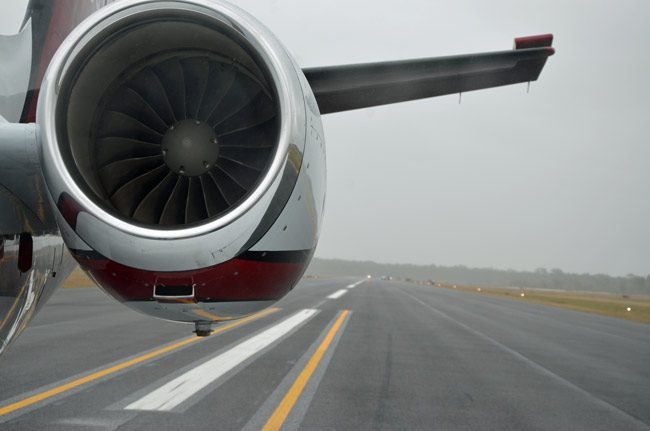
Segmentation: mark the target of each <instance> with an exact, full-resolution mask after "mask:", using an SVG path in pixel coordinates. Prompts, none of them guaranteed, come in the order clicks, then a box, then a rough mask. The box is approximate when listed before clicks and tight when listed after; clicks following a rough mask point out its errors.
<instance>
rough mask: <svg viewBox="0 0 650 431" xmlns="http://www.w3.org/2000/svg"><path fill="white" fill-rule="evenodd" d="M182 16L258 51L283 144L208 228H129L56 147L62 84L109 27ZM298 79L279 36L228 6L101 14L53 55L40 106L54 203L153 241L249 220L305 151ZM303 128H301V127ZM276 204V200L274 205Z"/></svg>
mask: <svg viewBox="0 0 650 431" xmlns="http://www.w3.org/2000/svg"><path fill="white" fill-rule="evenodd" d="M152 10H156V11H160V10H172V11H173V10H179V11H186V12H193V13H197V14H202V15H204V16H206V17H208V18H211V19H215V20H218V21H219V22H220V23H221V24H223V25H225V26H229V27H230V28H231V29H233V30H235V31H237V32H238V33H239V34H241V35H242V36H243V38H244V39H246V40H247V42H248V43H249V44H250V45H251V46H252V47H253V48H254V49H255V50H256V51H257V53H258V55H259V58H260V59H261V60H262V61H263V62H264V63H265V67H266V68H267V70H268V71H269V74H270V78H271V85H273V86H274V87H275V90H276V94H277V97H278V100H277V104H278V107H279V113H280V127H279V136H278V143H277V148H276V151H275V154H274V156H273V159H272V162H271V164H270V165H269V167H268V168H267V170H266V172H265V173H264V175H263V177H262V179H261V181H260V182H259V183H258V185H257V187H256V188H255V189H254V190H253V191H252V192H251V193H250V195H249V196H248V197H247V198H246V199H244V200H243V201H242V202H241V203H240V204H239V205H237V206H236V207H234V208H232V209H231V210H230V211H229V212H227V213H225V214H224V215H223V216H220V217H218V218H216V219H213V220H208V221H206V222H205V223H203V224H199V225H195V226H188V227H183V228H178V229H176V228H172V229H160V228H158V229H154V228H148V227H144V226H140V225H137V224H133V223H129V222H128V221H125V220H123V219H121V218H118V217H116V216H115V215H113V214H111V213H110V212H108V211H107V210H106V209H104V208H102V207H100V206H99V205H97V204H96V203H95V202H94V201H93V200H92V199H91V198H90V197H88V196H87V195H86V194H85V193H84V192H83V191H82V190H81V188H80V187H79V185H77V183H76V181H75V180H74V179H73V178H72V176H71V174H70V172H68V169H67V167H66V165H65V162H64V159H63V155H62V154H61V152H60V149H59V146H58V142H57V131H56V106H57V101H58V98H59V96H60V89H61V81H62V79H63V78H64V76H65V73H66V71H67V69H68V67H69V66H70V64H71V62H72V59H74V56H75V54H77V53H79V52H80V51H82V50H83V48H84V47H85V46H86V45H87V44H88V43H91V42H92V41H94V38H95V37H96V36H97V35H98V34H99V33H101V31H102V30H103V29H105V28H106V27H107V26H110V25H114V24H115V23H118V22H119V21H120V20H124V19H127V18H132V17H133V16H134V15H136V14H145V15H146V13H147V12H148V11H152ZM298 79H299V78H298V76H297V73H296V70H295V67H293V65H292V63H291V61H290V58H289V56H288V53H287V52H286V51H285V50H284V47H283V46H282V45H281V44H280V43H279V41H277V39H276V38H275V36H273V34H272V33H271V32H270V31H269V30H267V29H266V28H265V27H264V26H263V25H262V24H261V23H259V22H258V21H257V20H255V19H254V18H253V17H251V16H250V15H249V14H248V13H246V12H244V11H243V10H241V9H239V8H237V7H235V6H233V5H231V4H229V3H225V2H221V1H212V0H210V1H208V0H173V1H155V0H136V1H133V2H118V3H116V4H112V5H109V6H106V7H104V8H102V9H100V10H99V11H98V12H96V13H95V14H93V15H91V16H90V17H88V18H87V19H86V20H85V21H84V22H82V23H81V24H80V25H79V26H78V27H77V28H76V29H75V30H74V31H73V32H72V33H71V34H70V35H69V36H68V37H67V38H66V40H65V41H64V42H63V43H62V44H61V46H60V48H59V49H58V51H57V52H56V54H55V55H54V57H53V59H52V61H51V63H50V65H49V68H48V71H47V72H46V74H45V77H44V79H43V83H42V87H41V93H40V97H39V103H38V115H37V123H38V125H39V137H40V139H41V142H42V144H43V145H42V159H43V161H44V167H45V169H44V175H45V178H46V182H47V183H48V188H49V191H50V194H51V195H52V198H53V200H54V201H57V199H58V196H59V194H60V193H62V192H66V193H68V194H69V195H70V196H72V198H73V199H75V201H76V202H77V203H78V204H79V205H80V206H81V207H82V208H83V209H84V211H87V212H88V213H90V214H92V215H93V216H94V217H96V218H98V219H100V220H102V222H104V223H106V224H107V225H109V226H111V227H113V228H115V229H117V230H119V231H121V232H124V233H127V234H130V235H134V236H137V237H141V238H149V239H154V240H156V239H180V238H192V237H198V236H202V235H205V234H208V233H210V232H214V231H218V230H220V229H222V228H224V227H226V226H228V225H230V224H232V223H233V222H235V221H236V220H238V219H239V218H241V217H242V216H243V215H244V214H246V213H247V212H248V211H249V210H250V209H252V208H253V207H255V205H256V204H258V202H259V201H260V200H261V199H262V197H263V196H264V195H265V194H266V193H267V192H269V191H270V189H272V188H273V187H272V186H273V184H275V183H277V180H278V179H279V177H280V176H281V175H282V173H283V171H284V168H285V165H286V163H287V160H288V154H289V148H290V146H292V145H293V146H298V148H299V149H300V150H301V151H302V149H303V147H304V141H303V142H292V138H293V131H294V127H295V126H296V125H295V124H292V122H293V121H295V119H296V118H300V117H301V116H302V113H301V112H300V111H304V109H305V106H304V99H303V96H302V94H300V100H301V101H302V102H303V103H300V101H299V100H298V98H297V97H296V96H297V95H295V94H294V93H295V88H296V82H298ZM298 127H300V126H298ZM271 201H272V200H271Z"/></svg>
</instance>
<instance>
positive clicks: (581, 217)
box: [0, 0, 650, 275]
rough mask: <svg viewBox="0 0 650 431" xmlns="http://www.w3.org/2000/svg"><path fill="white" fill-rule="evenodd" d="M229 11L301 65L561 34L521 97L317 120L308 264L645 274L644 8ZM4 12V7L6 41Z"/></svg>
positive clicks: (251, 3) (451, 99) (506, 0)
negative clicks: (314, 231)
mask: <svg viewBox="0 0 650 431" xmlns="http://www.w3.org/2000/svg"><path fill="white" fill-rule="evenodd" d="M17 3H22V2H17ZM237 4H239V5H240V6H241V7H243V8H244V9H246V10H248V11H249V12H251V13H252V14H253V15H255V16H257V18H258V19H260V20H261V21H262V22H264V23H265V24H266V25H267V26H268V27H269V28H271V30H272V31H274V32H275V33H276V35H277V36H278V37H279V38H280V39H281V40H282V41H283V42H284V43H285V44H286V45H287V46H288V48H289V50H290V51H291V52H292V53H293V55H294V56H295V57H296V59H297V61H298V63H299V64H300V65H301V66H318V65H330V64H342V63H355V62H366V61H378V60H395V59H402V58H415V57H429V56H438V55H451V54H463V53H471V52H481V51H493V50H502V49H510V48H511V46H512V38H514V37H516V36H524V35H531V34H538V33H547V32H551V33H553V34H554V35H555V42H554V45H555V47H556V50H557V54H556V55H555V56H553V57H551V58H550V59H549V61H548V62H547V65H546V68H545V69H544V71H543V72H542V75H541V77H540V80H539V81H537V82H535V83H533V84H532V86H531V90H530V93H529V94H527V93H526V86H525V85H517V86H514V87H503V88H497V89H492V90H483V91H478V92H471V93H466V94H464V95H463V98H462V103H461V104H458V96H457V95H456V96H447V97H439V98H434V99H428V100H422V101H417V102H408V103H402V104H396V105H390V106H384V107H378V108H372V109H366V110H360V111H352V112H347V113H340V114H334V115H328V116H325V117H324V118H323V123H324V127H325V136H326V140H327V144H328V146H327V151H328V192H327V193H328V194H327V198H328V201H327V205H326V214H325V224H324V228H323V232H322V235H321V240H320V244H319V246H318V250H317V252H316V255H317V256H320V257H330V258H334V257H336V258H344V259H356V260H375V261H380V262H401V263H418V264H429V263H436V264H440V265H455V264H463V265H468V266H477V267H495V268H504V269H505V268H512V269H520V270H530V269H535V268H537V267H547V268H561V269H563V270H565V271H571V272H591V273H608V274H613V275H626V274H628V273H636V274H643V275H647V274H650V138H649V137H650V83H649V79H650V49H649V48H648V41H650V25H648V23H650V2H648V1H646V0H639V1H619V2H612V1H595V0H589V1H549V0H543V1H521V0H493V1H490V2H486V1H483V0H474V1H453V2H439V1H434V0H406V1H402V2H395V1H381V0H363V1H353V2H352V1H338V0H323V1H320V0H319V1H315V0H309V1H304V0H302V1H301V0H291V1H288V0H286V1H285V0H273V1H264V2H261V1H259V0H245V1H239V2H237ZM12 5H14V3H12ZM13 7H14V8H17V6H13ZM7 9H9V10H7ZM13 12H14V11H13V10H12V6H6V5H5V10H4V11H3V13H4V15H2V16H1V17H0V32H5V33H6V32H7V30H8V29H9V28H10V26H11V24H9V23H10V21H9V20H10V19H12V13H13ZM17 13H18V14H19V15H20V14H22V12H21V11H19V12H17Z"/></svg>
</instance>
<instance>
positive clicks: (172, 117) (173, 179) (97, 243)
mask: <svg viewBox="0 0 650 431" xmlns="http://www.w3.org/2000/svg"><path fill="white" fill-rule="evenodd" d="M37 124H38V130H39V134H40V140H41V142H42V164H43V172H44V177H45V182H46V184H47V188H48V191H49V195H50V197H51V200H52V204H53V205H55V206H56V208H57V209H58V213H57V220H58V223H59V226H60V228H61V232H62V235H63V238H64V240H65V242H66V244H67V246H68V247H69V249H70V250H71V252H72V254H73V255H74V256H75V258H76V259H77V261H78V262H79V264H80V265H81V267H82V268H83V269H84V270H85V271H86V272H87V273H88V274H89V275H90V276H91V277H92V278H93V279H94V280H95V281H96V282H97V284H99V285H100V286H101V287H102V288H103V289H104V290H106V291H107V292H108V293H109V294H111V295H112V296H114V297H115V298H117V299H118V300H120V301H122V302H125V303H126V304H127V305H129V306H131V307H133V308H135V309H137V310H140V311H143V312H145V313H147V314H151V315H154V316H156V317H161V318H165V319H171V320H177V321H185V322H212V321H218V320H227V319H232V318H238V317H241V316H244V315H247V314H250V313H252V312H255V311H258V310H260V309H261V308H264V307H266V306H268V305H270V304H271V303H273V302H275V301H277V300H278V299H280V298H281V297H283V296H284V295H285V294H286V293H287V292H288V291H289V290H291V288H293V286H294V285H295V284H296V283H297V282H298V280H299V279H300V277H301V276H302V274H303V272H304V270H305V268H306V265H307V264H308V263H309V260H310V258H311V255H312V254H313V250H314V249H315V246H316V242H317V239H318V233H319V229H320V225H321V220H322V212H323V203H324V194H325V152H324V141H323V138H322V136H323V134H322V126H321V122H320V115H319V112H318V107H317V105H316V102H315V99H314V97H313V94H312V92H311V88H310V87H309V85H308V83H307V81H306V79H305V77H304V75H303V73H302V71H301V70H300V68H299V67H298V66H297V65H296V63H295V62H294V61H293V60H292V58H291V57H290V55H289V54H288V53H287V51H286V50H285V48H284V47H283V46H282V45H281V43H280V42H279V41H278V40H277V39H276V38H275V37H274V36H273V35H272V34H271V32H270V31H269V30H267V29H266V28H265V27H264V26H263V25H262V24H261V23H259V22H258V21H257V20H256V19H254V18H253V17H252V16H250V15H249V14H247V13H246V12H244V11H242V10H241V9H238V8H236V7H234V6H232V5H230V4H227V3H221V2H215V1H201V0H194V1H187V0H183V1H151V0H140V1H134V2H129V3H127V2H119V3H117V4H114V5H110V6H107V7H104V8H102V9H101V10H100V11H99V12H97V13H95V14H94V15H92V16H90V17H89V18H88V19H87V20H86V21H84V22H83V23H82V24H80V25H79V27H78V28H76V29H75V30H74V31H73V32H72V33H71V34H70V36H69V37H68V38H67V39H66V40H65V42H64V43H63V44H62V45H61V47H60V48H59V50H58V51H57V53H56V54H55V56H54V58H53V59H52V61H51V63H50V67H49V69H48V71H47V73H46V76H45V78H44V80H43V84H42V87H41V93H40V97H39V102H38V112H37Z"/></svg>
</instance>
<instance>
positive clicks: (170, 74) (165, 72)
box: [153, 58, 187, 121]
mask: <svg viewBox="0 0 650 431" xmlns="http://www.w3.org/2000/svg"><path fill="white" fill-rule="evenodd" d="M153 70H154V72H155V73H156V75H158V77H159V78H160V82H161V83H162V85H163V87H165V92H166V93H167V97H168V98H169V101H170V102H171V106H172V109H173V110H174V116H175V117H176V119H177V120H179V121H180V120H184V119H186V118H187V116H186V115H185V77H184V75H183V67H182V66H181V63H180V61H179V60H178V59H176V58H172V59H170V60H167V61H165V62H163V63H160V64H157V65H155V66H153Z"/></svg>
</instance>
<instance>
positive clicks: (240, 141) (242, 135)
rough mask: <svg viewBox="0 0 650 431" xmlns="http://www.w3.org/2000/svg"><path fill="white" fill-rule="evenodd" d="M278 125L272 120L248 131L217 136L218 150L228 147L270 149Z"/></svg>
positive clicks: (273, 142)
mask: <svg viewBox="0 0 650 431" xmlns="http://www.w3.org/2000/svg"><path fill="white" fill-rule="evenodd" d="M277 129H278V124H277V122H276V121H275V120H274V119H271V120H268V121H267V122H266V123H263V124H260V125H258V126H255V127H251V128H249V129H244V130H240V131H236V132H231V133H226V134H223V135H217V136H218V139H219V148H228V147H247V148H259V147H272V146H274V144H275V141H274V139H275V135H276V131H277Z"/></svg>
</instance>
